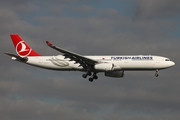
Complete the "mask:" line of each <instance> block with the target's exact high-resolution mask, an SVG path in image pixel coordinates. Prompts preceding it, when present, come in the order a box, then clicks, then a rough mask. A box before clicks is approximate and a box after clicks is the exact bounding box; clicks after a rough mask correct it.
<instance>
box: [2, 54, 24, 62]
mask: <svg viewBox="0 0 180 120" xmlns="http://www.w3.org/2000/svg"><path fill="white" fill-rule="evenodd" d="M5 54H6V55H9V56H11V57H12V59H13V60H17V61H20V62H27V61H28V58H27V57H19V56H18V55H14V54H11V53H5Z"/></svg>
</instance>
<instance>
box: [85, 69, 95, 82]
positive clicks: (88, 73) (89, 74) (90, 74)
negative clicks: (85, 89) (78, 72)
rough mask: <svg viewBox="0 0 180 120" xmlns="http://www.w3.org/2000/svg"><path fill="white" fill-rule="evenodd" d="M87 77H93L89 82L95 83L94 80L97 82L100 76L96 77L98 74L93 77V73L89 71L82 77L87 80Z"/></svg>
mask: <svg viewBox="0 0 180 120" xmlns="http://www.w3.org/2000/svg"><path fill="white" fill-rule="evenodd" d="M87 76H91V77H90V78H89V81H90V82H93V80H94V79H95V80H96V79H98V76H97V75H96V73H93V75H92V73H91V72H89V71H88V72H87V73H86V74H83V75H82V77H83V78H87Z"/></svg>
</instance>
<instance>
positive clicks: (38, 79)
mask: <svg viewBox="0 0 180 120" xmlns="http://www.w3.org/2000/svg"><path fill="white" fill-rule="evenodd" d="M0 2H1V3H2V4H0V11H1V12H0V26H1V27H0V32H1V35H0V39H1V44H0V50H1V56H2V58H1V60H0V63H1V66H0V71H1V76H0V119H2V120H24V119H26V120H49V119H53V120H59V119H61V120H72V119H73V120H76V119H77V120H84V119H86V120H88V119H89V120H117V119H118V120H120V119H123V120H139V119H143V120H162V119H163V120H169V119H172V120H176V119H179V118H180V115H179V112H180V102H179V101H180V96H179V91H180V88H179V84H180V82H179V78H180V75H179V69H180V68H179V61H180V57H179V48H180V44H179V43H180V42H179V39H180V34H179V33H180V23H179V20H180V14H179V13H180V9H179V8H180V4H179V1H178V0H159V1H158V2H157V1H156V0H151V1H148V0H129V1H125V0H113V1H109V0H86V1H84V0H83V1H82V0H68V1H67V0H53V1H49V0H45V1H43V2H37V1H34V0H33V1H29V0H15V1H14V0H9V1H3V0H1V1H0ZM10 34H19V35H20V36H21V37H22V38H23V39H24V40H25V41H27V43H28V44H29V45H30V46H31V47H32V48H33V49H34V50H35V51H37V52H38V53H40V54H42V55H57V54H59V53H58V52H57V51H54V50H52V49H50V48H49V47H47V46H46V44H45V41H46V40H49V41H51V42H52V43H54V44H56V45H57V46H60V47H63V48H64V49H67V50H70V51H73V52H76V53H79V54H83V55H89V54H90V55H101V54H102V55H109V54H114V55H118V54H119V55H124V54H127V55H132V54H135V55H137V54H147V55H148V54H152V55H162V56H165V57H169V58H170V59H172V60H173V61H174V62H175V63H176V65H175V66H174V67H173V68H170V69H167V70H164V71H160V76H159V77H158V78H155V76H154V74H155V71H151V72H129V71H127V72H126V71H125V76H124V78H120V79H114V78H108V77H104V75H103V74H99V79H98V80H97V81H94V82H93V83H90V82H89V81H88V80H85V79H83V78H82V77H81V75H82V73H81V72H59V71H49V70H43V69H40V68H35V67H32V66H28V65H25V64H22V63H18V62H14V61H11V59H10V58H9V57H8V56H6V55H5V54H4V52H11V53H15V50H14V48H13V45H12V43H11V40H10V37H9V35H10Z"/></svg>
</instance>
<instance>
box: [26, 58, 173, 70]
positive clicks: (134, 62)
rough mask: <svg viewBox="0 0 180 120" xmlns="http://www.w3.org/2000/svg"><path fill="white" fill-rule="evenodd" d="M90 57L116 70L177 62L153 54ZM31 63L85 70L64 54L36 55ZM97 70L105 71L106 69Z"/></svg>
mask: <svg viewBox="0 0 180 120" xmlns="http://www.w3.org/2000/svg"><path fill="white" fill-rule="evenodd" d="M85 57H87V58H90V59H94V60H97V61H100V62H101V63H111V64H113V65H114V71H120V70H123V71H124V70H157V69H158V70H160V69H166V68H169V67H171V66H173V65H174V64H175V63H174V62H172V61H170V60H169V59H168V58H165V57H161V56H151V55H128V56H121V55H117V56H116V55H112V56H85ZM26 63H27V64H29V65H33V66H37V67H41V68H45V69H51V70H60V71H71V70H75V71H85V69H84V68H83V67H82V66H80V64H79V63H77V64H76V63H75V61H70V59H68V58H67V59H65V57H64V56H62V55H58V56H36V57H28V61H27V62H26ZM96 71H97V72H105V71H106V70H104V71H102V70H100V71H98V70H96Z"/></svg>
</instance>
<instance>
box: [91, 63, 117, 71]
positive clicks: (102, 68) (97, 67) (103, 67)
mask: <svg viewBox="0 0 180 120" xmlns="http://www.w3.org/2000/svg"><path fill="white" fill-rule="evenodd" d="M94 69H95V70H98V71H113V70H114V64H112V63H100V64H96V65H95V66H94Z"/></svg>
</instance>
